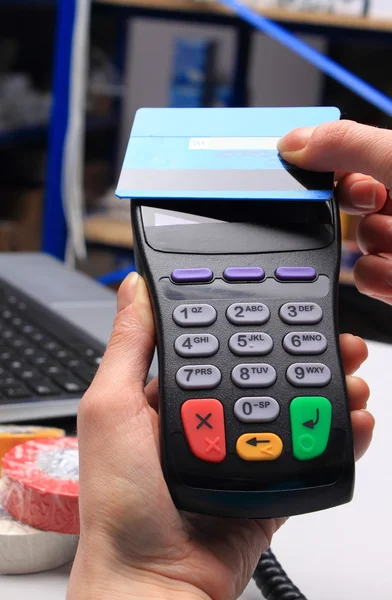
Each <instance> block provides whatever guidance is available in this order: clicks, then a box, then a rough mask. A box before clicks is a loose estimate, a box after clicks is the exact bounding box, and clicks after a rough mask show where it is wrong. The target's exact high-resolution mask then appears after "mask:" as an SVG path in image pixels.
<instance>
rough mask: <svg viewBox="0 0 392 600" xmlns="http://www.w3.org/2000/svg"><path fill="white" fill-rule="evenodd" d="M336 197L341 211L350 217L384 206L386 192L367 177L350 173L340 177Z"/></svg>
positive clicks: (382, 186)
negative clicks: (350, 215)
mask: <svg viewBox="0 0 392 600" xmlns="http://www.w3.org/2000/svg"><path fill="white" fill-rule="evenodd" d="M336 197H337V199H338V202H339V205H340V207H341V209H342V210H344V211H345V212H346V213H349V214H352V215H362V214H364V213H369V212H372V211H377V210H379V209H380V208H382V207H383V206H384V205H385V202H386V199H387V190H386V188H385V185H383V184H382V183H379V182H378V181H376V180H375V179H373V177H370V176H369V175H361V174H360V173H350V174H348V175H347V174H346V175H345V176H343V177H341V179H340V181H339V183H338V185H337V186H336Z"/></svg>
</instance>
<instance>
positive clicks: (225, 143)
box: [188, 137, 280, 150]
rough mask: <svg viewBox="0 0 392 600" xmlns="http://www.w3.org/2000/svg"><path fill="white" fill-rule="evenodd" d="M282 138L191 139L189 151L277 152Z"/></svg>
mask: <svg viewBox="0 0 392 600" xmlns="http://www.w3.org/2000/svg"><path fill="white" fill-rule="evenodd" d="M279 140H280V137H214V138H191V139H190V140H189V146H188V150H276V147H277V144H278V141H279Z"/></svg>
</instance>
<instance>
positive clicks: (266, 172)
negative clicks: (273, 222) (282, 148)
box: [116, 107, 340, 201]
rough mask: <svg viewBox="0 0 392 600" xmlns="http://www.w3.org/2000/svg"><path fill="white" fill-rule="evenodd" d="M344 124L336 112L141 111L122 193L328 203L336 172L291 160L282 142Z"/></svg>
mask: <svg viewBox="0 0 392 600" xmlns="http://www.w3.org/2000/svg"><path fill="white" fill-rule="evenodd" d="M339 119H340V111H339V110H338V109H337V108H333V107H327V108H325V107H306V108H194V109H183V108H163V109H155V108H151V109H148V108H147V109H146V108H144V109H140V110H139V111H138V112H137V113H136V117H135V121H134V125H133V128H132V133H131V137H130V140H129V144H128V148H127V152H126V156H125V160H124V165H123V169H122V172H121V175H120V181H119V184H118V189H117V191H116V194H117V196H119V197H120V198H135V199H168V198H173V199H174V198H175V199H179V198H184V199H199V198H200V199H202V198H204V199H222V200H230V199H247V200H250V199H255V200H275V199H279V200H323V201H325V200H329V199H330V198H331V196H332V192H333V185H334V181H333V174H332V173H314V172H309V171H304V170H302V169H298V168H296V167H294V166H293V165H289V164H288V163H285V162H284V161H283V160H282V158H281V157H280V156H279V153H278V151H277V142H278V140H279V139H280V138H281V137H282V136H283V135H285V134H286V133H288V132H289V131H291V130H292V129H295V128H297V127H314V126H317V125H320V124H322V123H325V122H327V121H337V120H339Z"/></svg>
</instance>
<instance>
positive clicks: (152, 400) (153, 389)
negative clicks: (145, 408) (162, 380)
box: [144, 377, 159, 410]
mask: <svg viewBox="0 0 392 600" xmlns="http://www.w3.org/2000/svg"><path fill="white" fill-rule="evenodd" d="M144 393H145V395H146V398H147V401H148V403H149V405H150V406H151V408H153V409H154V410H158V398H159V383H158V377H154V379H153V380H152V381H150V383H149V384H148V385H146V387H145V389H144Z"/></svg>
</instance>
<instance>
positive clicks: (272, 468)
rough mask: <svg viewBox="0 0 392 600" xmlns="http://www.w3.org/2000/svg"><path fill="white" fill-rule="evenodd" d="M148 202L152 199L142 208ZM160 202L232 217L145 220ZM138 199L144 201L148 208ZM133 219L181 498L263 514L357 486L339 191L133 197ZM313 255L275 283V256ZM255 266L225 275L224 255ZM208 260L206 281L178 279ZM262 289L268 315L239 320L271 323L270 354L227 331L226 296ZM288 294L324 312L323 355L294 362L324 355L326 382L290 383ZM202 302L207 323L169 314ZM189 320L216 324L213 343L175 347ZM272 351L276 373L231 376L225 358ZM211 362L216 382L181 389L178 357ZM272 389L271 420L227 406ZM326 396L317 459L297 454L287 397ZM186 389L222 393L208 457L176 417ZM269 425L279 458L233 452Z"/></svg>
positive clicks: (338, 495) (183, 503)
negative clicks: (340, 302) (235, 276)
mask: <svg viewBox="0 0 392 600" xmlns="http://www.w3.org/2000/svg"><path fill="white" fill-rule="evenodd" d="M146 207H148V208H146ZM151 207H156V209H157V210H165V211H166V210H169V211H178V212H180V213H184V212H189V214H190V215H198V214H202V215H204V216H210V217H213V218H217V219H222V218H223V219H225V221H227V223H226V222H225V223H217V224H216V225H215V224H214V223H212V224H210V225H209V226H208V227H205V226H204V225H203V224H200V225H195V226H194V227H193V228H192V227H184V228H182V229H181V227H176V226H175V225H174V226H169V227H156V228H153V227H147V224H148V221H147V220H146V219H145V222H144V219H143V217H144V216H145V215H147V214H148V211H151ZM143 211H144V212H143ZM131 212H132V226H133V232H134V243H135V254H136V263H137V268H138V271H139V273H140V274H141V275H143V276H144V277H145V280H146V282H147V285H148V289H149V293H150V296H151V301H152V306H153V311H154V317H155V323H156V330H157V346H158V357H159V396H160V401H159V414H160V428H161V429H160V432H161V451H162V465H163V471H164V475H165V478H166V481H167V484H168V487H169V490H170V492H171V494H172V497H173V500H174V502H175V504H176V506H177V507H178V508H179V509H181V510H185V511H192V512H196V513H202V514H209V515H218V516H227V517H246V518H270V517H284V516H291V515H296V514H303V513H308V512H312V511H317V510H322V509H327V508H330V507H333V506H336V505H340V504H343V503H346V502H349V501H350V500H351V498H352V495H353V487H354V455H353V440H352V430H351V420H350V411H349V405H348V399H347V391H346V385H345V376H344V372H343V367H342V361H341V356H340V347H339V328H338V316H337V298H338V276H339V266H340V247H341V245H340V219H339V212H338V207H337V204H336V202H335V200H334V199H332V200H331V201H330V202H285V201H274V202H268V201H247V200H241V201H234V200H232V201H225V202H222V201H208V200H201V201H185V200H181V201H155V202H152V201H139V200H137V201H132V202H131ZM304 265H310V266H312V267H314V268H315V269H316V271H317V273H318V278H317V280H316V281H314V282H310V283H309V282H299V283H281V282H278V281H277V280H276V278H275V270H276V269H277V268H279V267H282V266H290V267H293V266H294V267H295V266H304ZM246 266H252V267H254V266H261V267H262V268H263V269H264V270H265V274H266V278H265V280H264V281H263V282H261V283H232V282H230V283H229V282H226V281H225V280H224V278H223V275H222V274H223V272H224V271H225V269H226V268H227V267H246ZM200 267H207V268H210V269H211V270H212V271H213V273H214V280H213V282H212V283H204V284H203V283H201V284H197V285H196V284H185V285H183V284H182V285H178V284H175V283H174V282H172V281H171V273H172V272H173V271H174V270H175V269H179V268H182V269H184V268H200ZM252 301H258V302H263V303H265V304H266V305H268V307H269V309H270V313H271V316H270V319H269V320H268V322H267V323H266V324H265V325H263V326H257V327H254V326H253V327H252V326H247V327H246V330H249V331H252V330H254V331H260V330H262V331H263V332H265V333H268V334H269V335H270V336H271V337H272V338H273V341H274V348H273V350H272V352H271V353H270V354H269V355H268V356H266V357H262V358H260V357H253V358H252V357H246V359H245V360H243V358H244V357H239V356H235V355H234V354H233V353H232V352H231V351H230V349H229V346H228V340H229V339H230V337H231V335H233V334H234V333H237V332H238V331H240V329H239V328H238V326H236V325H233V324H231V323H230V322H229V321H228V320H227V318H226V310H227V308H228V306H229V305H230V304H231V303H233V302H252ZM289 301H312V302H316V303H317V304H318V305H319V306H320V307H321V308H322V311H323V319H322V321H321V322H320V323H318V324H317V325H316V326H312V327H311V329H317V331H319V332H320V333H322V334H323V335H324V336H325V337H326V338H327V341H328V348H327V350H326V351H325V352H324V354H323V355H322V356H321V357H313V356H311V357H307V356H302V357H300V360H301V362H312V361H314V360H316V361H321V362H322V363H324V364H326V365H328V367H329V368H330V370H331V372H332V379H331V381H330V383H329V384H327V385H326V386H325V387H323V388H320V387H314V388H306V389H304V388H302V389H299V388H296V387H293V385H291V384H290V383H289V381H288V380H287V378H286V370H287V368H288V367H289V366H290V365H291V364H293V363H294V362H296V361H297V357H293V356H291V355H290V354H288V353H287V352H286V351H285V349H284V347H283V345H282V340H283V338H284V336H285V335H286V334H287V333H289V332H290V331H293V330H294V329H295V330H298V331H306V330H307V329H309V326H306V325H302V326H301V325H296V326H295V327H294V326H293V325H287V324H286V323H284V322H283V321H282V320H281V318H280V316H279V310H280V307H281V306H282V305H283V304H284V303H286V302H289ZM187 303H207V304H210V305H212V306H214V307H215V309H216V310H217V315H218V316H217V319H216V321H215V322H214V323H213V324H212V325H210V326H208V327H201V328H192V330H191V329H189V330H186V329H185V330H184V328H182V327H179V326H178V325H176V323H175V322H174V321H173V317H172V315H173V311H174V309H175V308H176V306H178V305H179V304H187ZM187 331H189V332H191V333H200V334H203V333H205V332H207V331H208V333H211V334H213V335H215V336H216V337H217V338H218V340H219V342H220V348H219V351H218V353H217V354H216V355H215V356H213V357H210V358H194V359H185V358H181V357H180V356H178V355H177V354H176V352H175V350H174V342H175V340H176V338H177V337H178V336H180V335H182V334H183V333H186V332H187ZM260 361H263V362H267V363H269V364H270V365H272V366H274V368H275V369H276V371H277V374H278V377H277V381H276V383H275V384H274V385H273V386H271V388H268V389H263V390H254V389H248V390H242V389H239V388H238V387H237V386H236V385H234V383H233V382H232V380H231V371H232V369H233V368H234V367H235V366H236V365H237V364H239V363H241V362H247V363H251V362H260ZM201 363H202V364H204V363H205V364H212V365H215V366H217V367H218V368H219V369H220V370H221V373H222V380H221V383H220V384H219V385H218V387H216V388H215V389H212V390H184V389H181V388H180V387H178V385H177V383H176V373H177V371H178V369H179V368H180V367H182V366H183V365H185V364H201ZM252 394H253V395H257V394H258V395H267V396H272V397H273V398H275V399H276V400H278V402H279V403H280V405H281V411H280V415H279V417H278V418H277V419H276V421H274V422H272V423H243V422H240V421H239V420H237V418H236V417H235V415H234V412H233V407H234V403H235V401H236V400H237V399H238V398H240V397H241V396H244V395H252ZM302 395H310V396H320V395H322V396H325V397H326V398H328V399H329V400H330V402H331V403H332V406H333V414H332V429H331V434H330V438H329V442H328V446H327V449H326V451H325V452H324V453H323V454H322V455H321V456H319V457H317V458H314V459H313V460H307V461H300V460H297V459H296V458H294V457H293V451H292V440H291V426H290V416H289V404H290V402H291V400H292V399H293V398H295V397H297V396H302ZM190 398H192V399H193V398H216V399H218V400H220V401H221V402H222V403H223V405H224V414H225V425H226V440H227V456H226V458H225V459H224V460H223V462H221V463H219V464H216V463H209V462H205V461H203V460H200V459H199V458H196V457H195V456H194V455H193V453H192V452H191V450H190V447H189V445H188V442H187V439H186V436H185V434H184V431H183V427H182V422H181V413H180V410H181V405H182V404H183V403H184V402H185V401H186V400H188V399H190ZM254 431H258V432H270V433H275V434H277V435H279V436H280V437H281V439H282V440H283V445H284V451H283V454H282V455H281V457H280V458H279V459H278V460H274V461H270V462H268V461H266V462H247V461H244V460H243V459H241V458H240V457H239V456H238V455H237V453H236V440H237V438H238V437H239V436H241V435H242V434H244V433H248V432H254Z"/></svg>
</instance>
